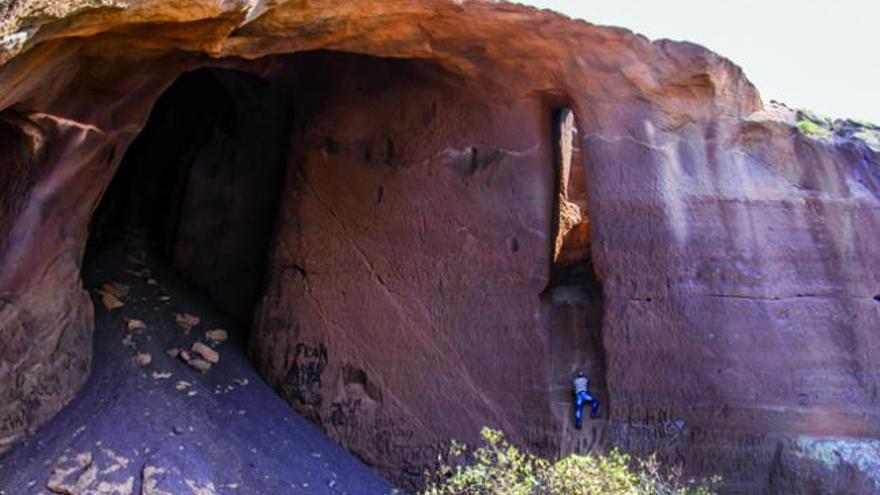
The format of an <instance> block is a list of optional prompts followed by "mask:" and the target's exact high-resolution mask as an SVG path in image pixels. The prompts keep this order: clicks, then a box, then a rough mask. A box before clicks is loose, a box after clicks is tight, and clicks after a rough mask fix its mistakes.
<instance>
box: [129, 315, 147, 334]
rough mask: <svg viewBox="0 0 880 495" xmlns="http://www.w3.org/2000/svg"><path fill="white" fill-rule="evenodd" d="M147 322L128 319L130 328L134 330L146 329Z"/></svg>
mask: <svg viewBox="0 0 880 495" xmlns="http://www.w3.org/2000/svg"><path fill="white" fill-rule="evenodd" d="M146 329H147V324H146V323H144V322H143V321H141V320H135V319H133V318H132V319H130V320H128V330H129V331H131V332H134V331H136V330H146Z"/></svg>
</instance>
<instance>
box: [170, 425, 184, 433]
mask: <svg viewBox="0 0 880 495" xmlns="http://www.w3.org/2000/svg"><path fill="white" fill-rule="evenodd" d="M171 431H172V432H173V433H174V434H175V435H183V434H184V429H183V428H181V427H179V426H177V425H174V426H172V427H171Z"/></svg>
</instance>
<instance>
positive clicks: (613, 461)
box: [422, 428, 720, 495]
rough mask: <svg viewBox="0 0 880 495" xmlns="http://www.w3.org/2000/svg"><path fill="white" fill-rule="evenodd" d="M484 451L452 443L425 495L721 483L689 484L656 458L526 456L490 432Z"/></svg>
mask: <svg viewBox="0 0 880 495" xmlns="http://www.w3.org/2000/svg"><path fill="white" fill-rule="evenodd" d="M481 436H482V438H483V444H482V446H480V447H478V448H476V449H470V448H468V447H467V446H466V445H464V444H462V443H459V442H455V441H453V442H452V445H451V446H450V448H449V452H448V453H447V454H446V455H445V456H443V457H442V458H441V459H440V461H441V462H440V465H439V467H438V468H437V469H436V470H435V471H433V472H429V473H428V474H427V477H428V487H427V488H426V489H425V491H424V492H422V493H423V495H647V494H651V495H710V494H713V493H715V492H714V487H715V486H716V485H717V484H718V483H719V482H720V478H717V477H715V478H712V479H708V480H699V481H698V480H684V479H683V478H682V477H681V475H680V472H678V471H677V470H675V469H670V470H665V471H664V470H663V469H662V468H661V467H660V466H659V464H658V463H657V462H656V459H655V458H649V459H647V460H635V459H633V458H631V457H629V456H628V455H626V454H621V453H620V452H618V451H616V450H614V451H611V452H610V453H608V454H587V455H575V454H572V455H569V456H567V457H564V458H562V459H560V460H558V461H556V462H550V461H548V460H546V459H542V458H540V457H537V456H535V455H532V454H529V453H526V452H522V451H520V450H519V449H517V448H516V447H514V446H513V445H510V444H509V443H508V442H507V441H505V439H504V435H503V434H502V433H501V432H499V431H495V430H492V429H489V428H484V429H483V430H482V432H481Z"/></svg>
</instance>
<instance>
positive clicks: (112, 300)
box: [98, 291, 125, 311]
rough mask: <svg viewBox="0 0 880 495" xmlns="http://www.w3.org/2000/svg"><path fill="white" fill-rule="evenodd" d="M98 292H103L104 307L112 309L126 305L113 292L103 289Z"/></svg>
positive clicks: (102, 301)
mask: <svg viewBox="0 0 880 495" xmlns="http://www.w3.org/2000/svg"><path fill="white" fill-rule="evenodd" d="M98 294H101V303H102V304H104V307H105V308H107V309H109V310H111V311H112V310H114V309H119V308H121V307H123V306H125V304H124V303H123V302H122V301H120V300H119V298H118V297H116V296H114V295H113V294H109V293H107V292H102V291H98Z"/></svg>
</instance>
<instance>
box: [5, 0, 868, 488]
mask: <svg viewBox="0 0 880 495" xmlns="http://www.w3.org/2000/svg"><path fill="white" fill-rule="evenodd" d="M37 10H38V11H39V9H37ZM26 11H27V9H25V10H21V11H20V12H26ZM40 12H43V14H44V15H40V16H36V17H34V16H31V17H27V16H25V18H24V19H23V22H22V23H21V24H17V25H15V26H14V28H10V31H11V32H9V33H8V34H6V37H5V38H4V41H3V43H2V47H0V50H2V52H0V53H2V59H0V60H3V61H5V64H4V65H3V66H2V67H0V87H2V88H3V91H0V109H3V110H2V113H0V160H2V164H3V167H2V169H0V201H2V203H0V207H2V213H3V214H2V216H0V238H2V239H3V243H2V250H0V267H2V270H0V394H2V396H3V397H5V398H6V399H5V400H4V401H2V403H0V442H2V444H3V445H5V446H8V445H11V443H12V442H14V441H15V440H16V439H17V438H20V437H21V436H22V435H24V434H25V433H26V432H27V431H29V430H33V429H35V428H37V427H39V425H41V424H42V423H44V422H45V421H46V420H47V419H48V418H49V417H51V416H52V415H53V414H54V413H55V412H57V411H58V410H59V409H60V408H61V407H62V406H63V405H64V404H65V403H66V402H67V401H69V400H70V399H71V398H72V397H73V396H74V394H75V393H76V391H77V390H78V388H79V387H80V386H81V384H82V383H83V382H84V380H85V379H86V377H87V374H88V369H89V362H90V352H91V344H90V338H91V331H92V309H91V305H90V302H89V300H88V298H87V296H86V294H85V293H84V292H83V290H82V289H81V282H80V276H79V270H80V263H81V259H82V256H83V252H84V250H85V246H86V240H87V237H88V226H89V223H90V221H91V220H92V216H93V213H94V211H95V210H96V208H97V205H98V202H99V200H100V199H101V197H102V195H103V193H104V191H105V190H106V189H107V186H108V184H109V183H110V181H111V179H112V178H113V177H114V174H115V173H116V171H117V169H118V168H119V166H120V163H122V162H123V159H124V157H126V156H127V150H128V148H129V145H130V144H131V143H132V141H133V140H134V139H135V138H136V137H137V136H138V135H139V133H140V132H141V129H142V128H143V127H144V125H145V123H146V122H147V118H148V116H149V114H150V111H151V109H152V108H153V105H154V103H155V102H156V101H157V99H158V98H159V97H160V95H162V94H163V92H164V91H165V90H166V89H167V88H169V86H171V85H172V83H174V81H175V80H177V79H178V78H179V76H181V74H183V73H186V72H190V71H194V70H196V69H202V70H209V71H213V72H211V73H210V75H209V78H210V77H213V78H217V80H219V81H221V86H222V87H224V88H225V89H223V90H222V91H221V92H220V93H219V94H220V95H221V98H228V99H230V100H233V101H236V102H237V101H244V100H243V99H244V98H247V101H248V102H250V103H248V105H250V106H241V105H238V106H236V105H232V107H230V108H236V109H237V110H235V111H234V112H233V115H236V116H237V117H236V118H237V119H238V120H235V119H232V120H230V122H232V123H231V124H230V126H231V127H228V128H224V127H222V126H221V127H220V129H221V130H222V131H223V133H222V134H221V135H219V137H217V135H215V134H211V135H212V136H214V137H212V138H206V140H203V141H201V142H200V143H199V144H196V143H194V144H193V147H192V149H189V150H188V152H193V153H194V154H195V155H198V153H201V152H207V151H205V150H208V151H210V150H215V149H216V147H217V146H221V144H222V145H223V146H226V145H230V143H231V144H233V145H234V144H235V143H238V144H239V145H240V144H242V143H244V144H247V143H250V144H251V149H253V150H255V151H259V150H260V149H262V145H254V144H253V143H254V140H255V139H258V140H262V139H268V138H266V136H253V135H249V134H247V133H242V132H239V131H240V130H241V129H243V128H247V126H248V125H250V126H254V125H256V126H259V125H262V124H259V120H258V119H257V120H253V119H251V120H248V118H247V116H248V115H258V113H248V112H246V111H244V110H242V109H243V108H259V107H260V105H268V106H266V108H278V107H277V105H279V104H281V103H278V102H283V104H284V105H289V108H290V109H291V115H292V116H293V117H291V121H290V122H289V123H288V124H289V127H284V128H283V130H284V132H281V131H277V129H276V130H273V133H272V136H275V137H273V138H272V140H271V142H269V141H270V140H267V141H266V143H267V145H269V146H270V147H272V146H278V143H279V141H278V139H282V138H283V139H286V140H287V142H286V144H284V146H289V150H290V151H289V153H286V154H284V155H283V156H284V162H283V164H284V167H283V169H284V170H285V174H284V180H283V184H282V187H281V189H282V190H281V192H280V205H279V206H278V213H277V215H278V220H277V222H275V227H274V237H273V239H272V240H271V246H272V248H271V251H270V253H269V255H268V257H267V258H266V263H267V265H268V266H267V268H266V282H265V285H264V286H263V288H262V289H261V290H260V292H259V294H257V296H258V297H257V298H256V299H257V300H258V301H259V305H258V307H257V308H256V310H255V312H254V324H253V328H252V333H251V347H252V351H253V358H254V360H255V362H256V363H257V364H258V365H259V366H260V367H261V369H262V371H263V373H264V376H265V377H266V378H267V379H268V380H269V381H270V383H272V384H273V385H275V386H276V387H277V389H278V390H279V391H280V392H281V393H282V395H284V396H285V397H286V398H287V399H288V400H289V401H290V402H291V403H292V404H293V405H294V407H296V408H297V409H298V410H300V411H301V412H303V413H305V414H306V415H308V416H309V417H310V418H312V419H313V420H314V421H316V422H317V423H318V424H319V425H321V426H322V427H323V428H324V429H325V431H327V432H328V434H330V435H331V436H332V437H333V438H335V439H337V440H338V441H340V442H341V443H342V444H343V445H345V446H346V447H348V448H349V449H351V450H353V451H354V452H356V453H357V454H358V455H360V456H361V457H362V458H364V459H365V460H367V461H368V462H369V463H371V464H372V465H374V466H376V467H377V468H379V469H380V470H382V471H383V472H384V473H386V474H387V475H388V476H390V477H391V478H392V479H394V480H396V481H399V482H404V483H408V482H413V481H414V480H416V479H417V478H418V475H419V474H420V473H421V468H422V467H424V465H425V464H427V463H430V462H431V461H432V459H433V458H434V456H435V454H436V451H437V448H439V447H440V446H441V445H442V444H443V442H445V441H446V440H448V439H449V438H450V437H457V438H462V439H465V440H467V439H470V438H473V436H474V435H475V434H476V433H477V431H478V429H479V427H481V426H483V425H491V426H496V427H502V428H504V429H505V430H506V431H508V432H509V434H510V435H511V436H512V437H513V438H514V439H516V440H517V441H518V442H521V443H523V444H526V445H529V446H530V447H532V448H535V449H539V450H542V451H544V452H550V453H553V452H560V451H565V450H570V449H576V448H587V447H591V446H599V447H601V446H610V445H618V446H621V447H623V448H626V449H628V450H630V451H633V452H636V453H641V454H644V453H650V452H652V451H655V450H657V451H659V452H660V454H661V457H662V458H663V459H664V460H668V461H673V462H681V463H683V464H684V465H685V466H686V468H687V469H688V470H689V471H691V472H694V473H720V474H722V475H723V476H724V477H725V479H726V480H727V481H728V485H727V486H728V488H729V489H730V490H731V491H734V492H738V491H742V492H755V491H760V490H767V489H769V488H770V487H771V486H772V489H773V490H774V491H775V492H784V491H786V490H790V491H792V492H798V491H799V490H802V489H804V488H805V487H811V486H812V487H815V486H819V487H820V488H823V489H833V487H835V486H847V484H850V485H851V484H852V483H856V482H857V483H865V485H864V486H866V487H867V486H872V485H870V483H873V482H872V481H871V478H870V476H868V477H864V476H862V475H860V474H859V473H860V472H861V471H860V466H862V464H864V463H861V464H860V463H856V462H855V461H853V462H850V461H847V460H846V459H843V458H841V459H840V460H839V462H837V463H836V464H835V463H829V462H827V459H825V458H823V457H821V456H811V454H810V452H813V451H815V450H816V449H814V448H812V447H811V446H814V445H820V444H821V445H828V444H829V443H828V442H832V443H833V442H834V441H836V440H835V439H841V438H842V439H846V440H845V442H846V443H847V445H851V444H852V442H855V443H856V444H858V443H859V439H865V438H876V437H877V435H878V433H880V432H878V427H877V426H876V425H878V424H880V422H878V421H877V420H878V419H880V418H878V412H880V411H878V406H877V397H876V387H877V382H878V370H877V368H876V364H875V363H876V362H877V352H878V348H877V347H878V344H880V340H878V339H877V337H876V335H875V333H876V329H877V328H878V324H880V302H878V299H880V297H878V294H880V263H878V262H880V247H878V246H880V244H878V243H877V242H876V239H877V236H878V233H880V215H878V211H880V199H878V195H880V163H878V162H880V159H878V156H877V152H876V150H874V149H872V148H871V147H870V146H868V145H867V144H865V142H864V141H862V140H859V139H857V138H855V137H850V136H849V135H832V136H829V137H826V138H815V137H811V136H805V135H803V134H801V133H799V132H798V131H797V129H796V128H795V123H793V122H791V121H790V119H788V118H787V117H785V116H780V115H779V114H778V113H774V112H773V111H764V108H763V106H762V103H761V101H760V98H759V96H758V93H757V91H756V90H755V89H754V88H753V87H752V85H751V84H750V83H749V82H748V80H747V79H746V78H745V77H744V76H743V74H742V72H741V71H740V70H739V69H738V68H737V67H736V66H735V65H733V64H732V63H730V62H729V61H727V60H725V59H723V58H721V57H719V56H717V55H715V54H713V53H711V52H709V51H707V50H705V49H703V48H702V47H699V46H696V45H692V44H687V43H673V42H668V41H657V42H650V41H649V40H647V39H645V38H643V37H640V36H636V35H633V34H632V33H630V32H628V31H626V30H622V29H614V28H604V27H597V26H593V25H590V24H587V23H584V22H576V21H572V20H569V19H566V18H563V17H561V16H558V15H556V14H553V13H550V12H540V11H536V10H533V9H530V8H527V7H521V6H515V5H508V4H504V3H489V2H479V1H470V2H452V1H439V0H437V1H418V2H416V1H401V2H393V3H392V2H380V1H368V0H358V1H350V0H349V1H333V0H330V1H325V2H304V1H288V2H253V3H247V2H213V3H210V2H194V1H191V2H188V1H171V0H153V1H129V2H126V3H125V4H124V5H122V4H108V5H103V6H101V7H98V8H95V7H93V6H90V5H88V4H83V5H82V9H78V10H76V11H75V12H70V13H69V15H67V14H65V15H64V16H63V17H61V18H53V17H52V16H51V15H45V14H46V12H45V11H40ZM48 14H51V12H49V13H48ZM223 74H226V75H223ZM229 74H247V75H248V76H247V77H249V78H255V79H259V80H261V81H263V82H261V83H259V84H258V87H259V88H262V89H259V91H256V90H254V89H247V87H246V86H248V85H244V84H241V83H239V82H236V81H238V80H239V79H237V78H238V77H239V76H234V75H233V76H230V75H229ZM248 87H251V88H253V87H252V86H248ZM236 88H237V89H236ZM242 88H244V89H242ZM224 95H225V96H224ZM271 95H274V96H271ZM276 97H277V98H276ZM267 102H268V103H267ZM273 102H274V103H273ZM219 103H220V102H218V104H219ZM224 104H225V103H224ZM568 111H570V112H572V113H573V122H572V125H573V128H576V130H573V128H568V127H565V125H564V123H562V122H560V120H559V119H560V116H562V115H568V114H567V113H566V112H568ZM242 116H244V117H242ZM241 119H244V120H241ZM254 122H257V123H254ZM288 124H285V125H288ZM212 125H213V124H212ZM236 126H238V127H236ZM242 126H244V127H242ZM207 129H210V128H207ZM224 129H225V130H224ZM566 129H568V130H566ZM566 133H572V134H566ZM566 136H569V137H570V138H569V139H567V138H566ZM276 138H277V139H276ZM162 142H163V141H162V139H161V136H160V138H159V139H158V140H157V141H156V143H159V144H158V146H161V143H162ZM261 142H262V141H261ZM223 143H225V144H223ZM566 147H571V149H565V148H566ZM148 148H150V147H148ZM223 149H225V148H223ZM272 149H275V148H272ZM212 156H221V157H227V158H228V157H233V156H236V155H234V153H233V154H220V155H212ZM193 160H196V161H193V162H192V163H194V165H193V167H194V168H193V170H195V171H198V170H205V169H200V168H198V163H201V162H198V161H197V159H193ZM223 160H226V158H224V159H223ZM230 160H231V161H222V163H225V164H226V165H223V166H224V167H231V168H226V169H223V170H232V171H234V170H237V169H236V168H235V167H237V166H240V165H236V163H237V162H235V159H234V158H230ZM258 161H259V160H258ZM188 163H189V162H188ZM566 163H567V164H568V165H566ZM566 167H568V168H566ZM194 173H195V172H194ZM197 177H198V178H199V181H200V182H198V181H197V182H196V183H194V185H193V186H192V188H191V189H187V190H192V191H194V193H193V194H196V193H198V194H202V193H204V194H208V195H209V196H210V195H212V194H215V196H210V197H213V198H214V199H215V200H217V198H227V199H230V198H231V199H230V202H229V203H228V204H229V205H231V206H230V208H231V209H230V210H229V211H230V212H236V213H242V212H241V211H238V210H235V209H234V207H235V205H239V204H242V203H241V202H239V201H237V199H241V198H244V197H246V196H247V195H248V194H249V191H247V190H244V189H234V188H233V189H223V188H222V187H226V186H230V184H232V185H234V184H235V182H234V181H230V182H228V183H224V182H222V180H221V182H211V180H214V179H212V177H215V176H212V175H210V174H208V175H200V176H197ZM209 179H210V180H209ZM218 180H219V179H218ZM218 184H219V185H218ZM221 186H222V187H221ZM218 191H220V192H218ZM221 193H222V194H221ZM227 193H228V196H224V194H227ZM200 197H203V196H192V198H195V199H198V198H200ZM205 197H208V196H205ZM200 205H201V206H200ZM190 206H192V209H191V210H188V211H190V212H192V213H193V214H195V215H205V216H208V215H210V214H211V212H212V211H214V210H212V207H210V206H205V204H204V203H198V202H194V203H191V204H190ZM204 208H206V209H204ZM563 210H565V211H566V212H568V213H565V214H562V215H561V214H560V212H562V211H563ZM245 213H247V212H245ZM242 218H245V219H246V218H247V216H246V215H245V216H244V217H242ZM566 218H568V219H571V221H570V222H569V221H567V220H566ZM182 225H183V226H184V227H183V230H182V231H180V233H179V234H178V235H179V236H180V235H184V237H180V239H182V240H184V241H186V242H185V243H184V244H183V245H184V246H185V247H186V249H185V250H183V251H175V253H174V260H175V261H176V262H178V263H182V264H183V265H184V266H183V267H184V268H190V269H191V270H190V271H189V272H188V273H189V275H190V276H191V277H192V278H193V279H195V280H196V281H197V282H201V283H202V285H203V286H204V287H205V288H207V289H208V290H209V291H210V292H211V293H212V294H214V295H215V297H216V298H217V299H218V300H221V301H222V300H223V299H224V298H232V299H228V300H238V299H237V298H236V296H235V294H232V295H230V294H231V293H230V292H229V291H226V292H224V290H223V287H224V285H223V284H222V283H220V285H217V284H218V282H217V281H218V280H223V278H222V275H228V273H225V272H222V273H219V272H217V271H216V270H223V269H225V268H224V267H228V266H236V265H235V263H234V262H235V261H238V258H224V256H237V255H236V254H235V253H238V252H239V251H236V250H235V249H232V248H230V250H225V251H223V252H222V253H217V255H216V258H211V263H214V264H211V263H207V264H205V263H202V264H201V265H199V264H197V263H196V261H199V260H198V258H199V257H198V254H199V253H203V252H212V251H211V249H213V248H212V245H211V244H210V243H209V242H208V240H213V239H211V237H212V236H211V235H206V232H207V233H210V232H208V231H204V230H200V225H201V224H200V223H199V222H191V223H187V222H183V223H182ZM232 225H233V226H234V227H235V228H231V229H229V231H228V232H222V233H223V234H228V235H229V236H234V235H236V234H240V235H244V234H241V233H242V232H246V227H248V226H249V224H248V222H246V221H240V222H239V223H233V224H232ZM233 241H234V239H233ZM178 245H179V243H175V246H178ZM229 246H232V247H235V246H241V244H239V243H236V242H232V241H231V243H230V244H229ZM175 249H176V248H175ZM230 253H231V254H230ZM187 260H189V261H187ZM218 287H219V288H218ZM241 311H245V310H241ZM578 366H585V367H587V368H589V370H590V373H591V374H592V375H593V376H594V377H595V379H594V382H595V383H597V384H598V385H597V386H598V388H599V390H597V392H598V393H599V394H600V397H602V399H603V402H604V403H605V404H607V407H608V409H607V413H606V416H607V420H606V421H603V422H602V423H599V424H597V427H596V429H594V430H593V431H590V432H587V433H584V434H575V433H574V432H573V431H571V429H570V425H569V424H568V415H569V414H568V413H569V411H568V408H567V401H568V395H567V394H568V390H567V382H568V377H569V376H570V373H571V372H572V371H573V370H574V369H575V368H576V367H578ZM841 441H844V440H841ZM823 442H824V443H823ZM865 445H867V444H865ZM805 446H806V447H805ZM808 447H809V448H808ZM851 450H852V449H851ZM856 450H858V449H856ZM858 452H860V453H862V452H863V450H858ZM860 455H861V454H860ZM860 476H861V477H860ZM836 483H840V485H835V484H836ZM817 484H818V485H817Z"/></svg>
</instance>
